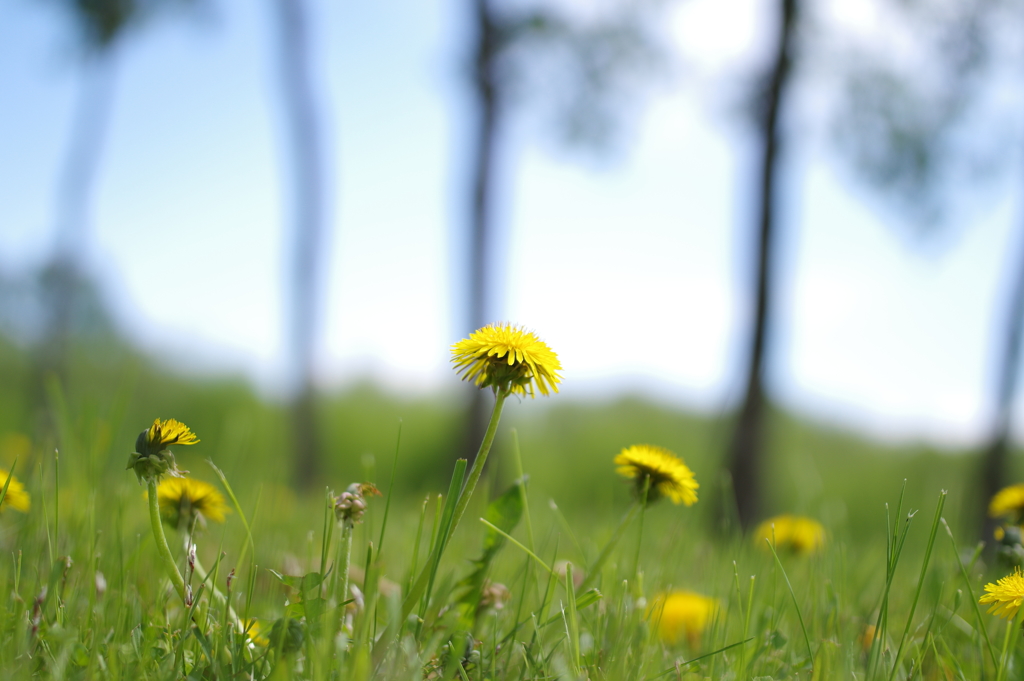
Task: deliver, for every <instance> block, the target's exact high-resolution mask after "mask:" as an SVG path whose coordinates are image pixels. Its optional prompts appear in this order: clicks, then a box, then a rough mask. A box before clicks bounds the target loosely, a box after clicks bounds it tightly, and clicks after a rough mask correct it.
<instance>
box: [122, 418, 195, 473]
mask: <svg viewBox="0 0 1024 681" xmlns="http://www.w3.org/2000/svg"><path fill="white" fill-rule="evenodd" d="M198 442H199V438H197V437H196V435H195V433H193V432H192V431H191V430H190V429H189V427H188V426H186V425H185V424H184V423H182V422H181V421H176V420H174V419H166V420H160V419H156V420H155V421H153V425H152V426H150V427H149V428H148V429H146V430H144V431H142V432H141V433H139V436H138V437H137V438H136V439H135V451H134V452H132V453H131V454H130V455H129V457H128V468H131V469H133V470H134V471H135V475H136V476H137V477H138V478H139V482H142V480H144V479H145V480H159V479H160V477H161V476H162V475H165V474H167V475H171V476H177V475H180V473H179V472H178V468H177V466H176V465H175V462H174V455H173V454H172V453H171V451H170V449H169V447H171V445H194V444H196V443H198Z"/></svg>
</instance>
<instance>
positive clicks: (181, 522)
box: [156, 478, 231, 528]
mask: <svg viewBox="0 0 1024 681" xmlns="http://www.w3.org/2000/svg"><path fill="white" fill-rule="evenodd" d="M156 500H157V501H158V502H159V504H160V517H161V518H163V521H164V522H165V523H167V524H168V525H170V526H171V527H175V528H185V527H189V526H190V525H191V524H192V521H193V520H197V519H202V520H212V521H214V522H216V523H222V522H224V514H226V513H230V512H231V509H230V508H228V505H227V502H226V501H225V500H224V495H222V494H221V493H220V492H219V491H218V490H217V488H216V487H214V486H213V485H211V484H210V483H208V482H203V481H202V480H196V479H194V478H164V479H163V480H161V481H160V483H159V484H158V485H157V487H156Z"/></svg>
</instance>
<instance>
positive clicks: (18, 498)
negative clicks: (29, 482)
mask: <svg viewBox="0 0 1024 681" xmlns="http://www.w3.org/2000/svg"><path fill="white" fill-rule="evenodd" d="M8 477H10V479H11V483H10V484H9V485H8V486H7V496H5V497H4V501H3V503H2V504H0V511H2V510H3V509H5V508H7V507H8V506H10V507H11V508H13V509H14V510H15V511H21V512H22V513H28V510H29V508H31V507H32V500H31V499H30V498H29V496H28V492H26V491H25V486H24V485H23V484H21V481H20V480H18V478H16V477H14V474H13V473H11V472H9V471H6V470H4V469H2V468H0V491H2V490H3V488H4V484H5V483H7V478H8Z"/></svg>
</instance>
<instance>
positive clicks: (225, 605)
mask: <svg viewBox="0 0 1024 681" xmlns="http://www.w3.org/2000/svg"><path fill="white" fill-rule="evenodd" d="M195 573H196V575H197V576H198V577H199V581H201V582H205V583H206V585H207V586H206V588H207V589H209V594H210V598H211V599H212V600H213V601H214V602H215V603H216V604H217V606H218V607H220V608H222V609H224V610H225V611H226V612H227V613H228V616H229V617H230V618H231V622H232V623H233V624H234V625H235V626H236V627H238V631H242V629H243V628H244V627H242V626H241V624H242V620H240V619H239V618H238V613H236V612H235V609H234V608H232V607H231V604H230V603H229V602H228V599H227V596H225V595H224V594H223V593H221V591H220V589H218V588H217V586H216V585H215V584H213V582H212V581H208V579H207V578H208V577H209V574H210V573H208V572H207V571H206V570H205V569H204V568H203V566H202V564H201V563H200V562H199V558H196V563H195Z"/></svg>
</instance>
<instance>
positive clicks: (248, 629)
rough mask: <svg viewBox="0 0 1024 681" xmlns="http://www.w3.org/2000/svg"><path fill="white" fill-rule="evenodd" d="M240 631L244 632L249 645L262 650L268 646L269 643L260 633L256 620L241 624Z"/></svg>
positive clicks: (248, 620)
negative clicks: (256, 646)
mask: <svg viewBox="0 0 1024 681" xmlns="http://www.w3.org/2000/svg"><path fill="white" fill-rule="evenodd" d="M242 630H243V631H244V632H245V636H246V637H247V638H248V639H249V642H250V643H253V644H255V645H258V646H261V647H263V648H266V647H267V646H269V645H270V641H269V640H267V637H266V636H263V635H262V634H261V633H260V623H259V622H257V621H256V620H254V619H247V620H245V621H244V622H242Z"/></svg>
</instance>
